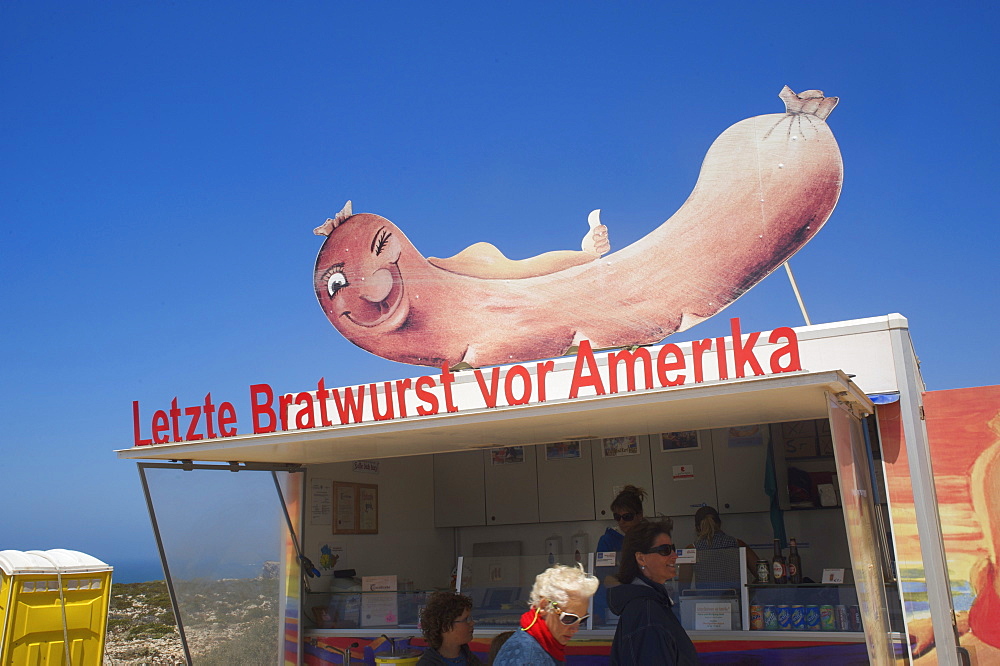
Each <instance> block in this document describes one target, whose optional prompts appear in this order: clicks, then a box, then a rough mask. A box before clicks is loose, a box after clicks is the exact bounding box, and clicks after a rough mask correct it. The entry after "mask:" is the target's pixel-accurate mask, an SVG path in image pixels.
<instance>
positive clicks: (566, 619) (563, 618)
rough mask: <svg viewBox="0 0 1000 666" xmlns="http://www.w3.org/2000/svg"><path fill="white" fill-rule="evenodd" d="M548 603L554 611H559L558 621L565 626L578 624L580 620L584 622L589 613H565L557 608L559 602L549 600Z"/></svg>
mask: <svg viewBox="0 0 1000 666" xmlns="http://www.w3.org/2000/svg"><path fill="white" fill-rule="evenodd" d="M549 604H550V605H551V606H552V609H553V610H555V612H557V613H559V621H560V622H561V623H563V624H564V625H566V626H567V627H572V626H573V625H574V624H579V623H580V622H586V621H587V618H588V617H590V616H589V615H584V616H583V617H580V616H579V615H576V614H575V613H567V612H565V611H561V610H559V604H557V603H556V602H554V601H550V602H549Z"/></svg>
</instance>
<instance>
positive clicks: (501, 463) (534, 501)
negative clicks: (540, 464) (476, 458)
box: [479, 446, 539, 525]
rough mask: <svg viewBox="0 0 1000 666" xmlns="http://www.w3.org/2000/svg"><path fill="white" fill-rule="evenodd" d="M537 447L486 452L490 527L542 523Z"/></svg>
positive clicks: (516, 447) (489, 450) (508, 448)
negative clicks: (539, 503) (539, 502)
mask: <svg viewBox="0 0 1000 666" xmlns="http://www.w3.org/2000/svg"><path fill="white" fill-rule="evenodd" d="M538 448H539V447H537V446H510V447H505V448H501V449H486V450H485V451H482V452H481V453H480V454H479V455H481V456H482V457H483V465H484V466H485V468H486V473H485V481H486V483H485V487H486V524H487V525H511V524H514V523H537V522H538V469H537V467H536V462H535V458H536V451H537V449H538Z"/></svg>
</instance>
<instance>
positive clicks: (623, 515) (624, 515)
mask: <svg viewBox="0 0 1000 666" xmlns="http://www.w3.org/2000/svg"><path fill="white" fill-rule="evenodd" d="M611 517H612V518H614V519H615V520H616V521H618V522H619V523H620V522H621V521H623V520H624V521H625V522H628V521H630V520H632V519H633V518H635V514H634V513H633V512H631V511H629V512H628V513H612V514H611Z"/></svg>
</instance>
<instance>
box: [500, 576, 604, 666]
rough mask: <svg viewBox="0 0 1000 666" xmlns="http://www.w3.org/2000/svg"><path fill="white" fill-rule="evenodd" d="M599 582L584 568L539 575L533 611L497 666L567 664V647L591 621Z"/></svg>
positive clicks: (501, 652)
mask: <svg viewBox="0 0 1000 666" xmlns="http://www.w3.org/2000/svg"><path fill="white" fill-rule="evenodd" d="M597 586H598V581H597V578H595V577H594V576H591V575H589V574H588V573H586V572H585V571H584V570H583V567H582V566H579V565H577V566H575V567H567V566H564V565H562V564H557V565H556V566H554V567H550V568H548V569H546V570H545V571H543V572H542V573H540V574H538V576H536V577H535V585H534V586H533V587H532V588H531V598H530V601H531V608H530V609H529V610H528V612H527V613H525V614H524V615H522V616H521V631H516V632H514V635H513V636H511V637H510V638H509V639H508V640H507V642H506V643H504V644H503V647H502V648H501V649H500V652H499V654H497V658H496V660H495V661H494V662H493V666H551V665H552V664H561V663H563V662H564V661H566V656H565V655H566V644H567V643H569V641H570V639H571V638H573V636H574V635H575V634H576V632H577V631H579V629H580V625H581V624H582V623H583V622H585V621H586V620H587V617H588V615H587V607H588V606H589V605H590V597H592V596H593V595H594V592H596V591H597Z"/></svg>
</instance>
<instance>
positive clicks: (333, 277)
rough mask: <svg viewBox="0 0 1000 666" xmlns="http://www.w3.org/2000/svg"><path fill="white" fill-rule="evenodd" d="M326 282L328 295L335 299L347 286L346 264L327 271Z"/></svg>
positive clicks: (337, 265) (324, 277) (324, 276)
mask: <svg viewBox="0 0 1000 666" xmlns="http://www.w3.org/2000/svg"><path fill="white" fill-rule="evenodd" d="M323 279H324V281H325V282H326V293H327V294H329V295H330V298H333V297H334V296H335V295H336V294H337V292H338V291H340V290H341V289H343V288H344V287H346V286H347V284H348V283H347V276H346V275H344V264H336V265H334V266H331V267H330V268H328V269H327V271H326V273H325V274H324V275H323Z"/></svg>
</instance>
